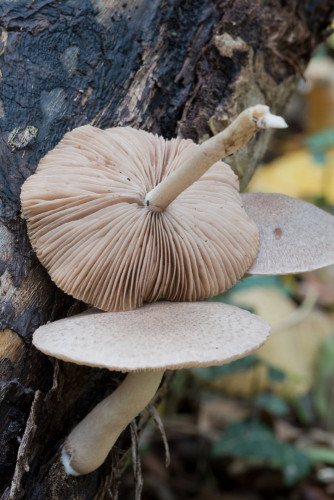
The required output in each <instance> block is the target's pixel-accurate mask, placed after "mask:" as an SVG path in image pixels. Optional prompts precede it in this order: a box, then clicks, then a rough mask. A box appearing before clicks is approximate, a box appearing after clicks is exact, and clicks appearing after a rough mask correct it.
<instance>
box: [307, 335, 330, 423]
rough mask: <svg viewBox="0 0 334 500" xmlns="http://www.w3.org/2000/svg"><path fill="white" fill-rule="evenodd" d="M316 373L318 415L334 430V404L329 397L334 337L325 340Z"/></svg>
mask: <svg viewBox="0 0 334 500" xmlns="http://www.w3.org/2000/svg"><path fill="white" fill-rule="evenodd" d="M316 373H317V377H316V380H315V382H314V385H313V390H312V398H313V403H314V406H315V409H316V412H317V414H318V415H319V416H320V417H321V418H322V420H323V421H325V422H326V424H327V426H328V427H329V428H330V429H333V428H334V417H333V408H332V406H333V403H332V398H331V397H329V396H330V394H331V390H332V385H333V377H334V337H328V338H327V339H325V341H324V343H323V345H322V348H321V349H320V352H319V355H318V360H317V371H316Z"/></svg>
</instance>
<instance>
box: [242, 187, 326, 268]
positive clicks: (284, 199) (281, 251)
mask: <svg viewBox="0 0 334 500" xmlns="http://www.w3.org/2000/svg"><path fill="white" fill-rule="evenodd" d="M241 197H242V202H243V205H244V208H245V210H246V212H247V213H248V215H249V216H250V217H251V218H252V219H253V220H254V222H255V223H256V225H257V227H258V228H259V232H260V250H259V253H258V255H257V257H256V259H255V261H254V262H253V264H252V266H251V268H250V269H248V271H247V273H248V274H289V273H300V272H306V271H312V270H313V269H319V268H321V267H325V266H329V265H331V264H334V217H333V216H332V215H330V214H329V213H327V212H324V211H323V210H321V209H320V208H318V207H315V206H314V205H311V204H310V203H307V202H305V201H302V200H297V199H295V198H290V197H289V196H286V195H283V194H264V193H245V194H242V195H241Z"/></svg>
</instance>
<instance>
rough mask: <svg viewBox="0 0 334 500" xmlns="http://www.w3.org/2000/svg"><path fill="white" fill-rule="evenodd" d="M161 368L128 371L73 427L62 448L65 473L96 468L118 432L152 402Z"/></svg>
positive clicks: (82, 471) (159, 379)
mask: <svg viewBox="0 0 334 500" xmlns="http://www.w3.org/2000/svg"><path fill="white" fill-rule="evenodd" d="M163 373H164V371H162V370H159V371H151V372H136V373H129V374H128V375H127V376H126V378H125V379H124V381H123V382H122V383H121V385H120V386H119V387H118V388H117V389H116V390H115V391H114V392H113V393H112V394H111V395H110V396H108V397H107V398H105V399H104V400H103V401H101V403H99V404H98V405H97V406H95V408H94V409H93V410H92V411H91V412H90V413H89V414H88V415H87V416H86V417H85V418H84V419H83V420H82V421H81V422H80V423H79V424H78V425H77V426H76V427H75V428H74V429H73V430H72V432H71V433H70V435H69V436H68V437H67V439H66V441H65V443H64V446H63V451H62V457H61V460H62V463H63V465H64V468H65V471H66V472H67V474H71V475H75V476H79V475H81V474H88V473H89V472H92V471H94V470H95V469H97V468H98V467H99V466H100V465H101V464H102V463H103V462H104V460H105V459H106V457H107V455H108V453H109V451H110V450H111V448H112V447H113V445H114V443H115V441H116V440H117V438H118V436H119V435H120V433H121V432H122V431H123V430H124V429H125V427H126V426H127V425H128V424H129V423H130V422H131V420H133V419H134V418H135V417H136V416H137V415H138V413H140V412H141V411H142V410H143V409H144V408H145V406H146V405H148V403H149V402H150V401H151V399H152V398H153V396H154V394H155V393H156V391H157V389H158V387H159V384H160V382H161V379H162V376H163Z"/></svg>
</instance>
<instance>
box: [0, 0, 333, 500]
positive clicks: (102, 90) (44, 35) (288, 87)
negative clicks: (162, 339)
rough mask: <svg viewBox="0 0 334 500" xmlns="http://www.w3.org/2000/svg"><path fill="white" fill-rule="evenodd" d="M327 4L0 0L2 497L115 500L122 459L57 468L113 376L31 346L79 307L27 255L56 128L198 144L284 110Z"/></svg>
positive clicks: (262, 140) (253, 146)
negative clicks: (28, 185) (25, 206)
mask: <svg viewBox="0 0 334 500" xmlns="http://www.w3.org/2000/svg"><path fill="white" fill-rule="evenodd" d="M333 11H334V5H333V1H332V0H330V1H329V0H318V1H313V0H299V1H298V0H291V1H284V0H261V1H260V0H255V1H253V2H249V1H248V0H247V1H246V0H221V1H218V0H216V1H214V0H206V1H203V0H132V1H130V2H126V0H91V1H90V0H67V1H65V0H35V1H29V0H16V1H10V0H7V1H6V0H4V1H2V2H0V127H1V132H0V182H1V198H0V200H1V201H0V203H1V205H0V216H1V223H0V275H1V278H0V279H1V283H0V293H1V304H0V307H1V318H0V321H1V328H0V329H1V332H0V354H1V361H0V379H1V385H0V403H1V406H0V435H1V438H0V495H2V496H1V499H2V500H5V499H15V500H16V499H21V498H26V499H29V500H34V499H36V500H37V499H39V500H40V499H42V498H43V499H62V500H63V499H79V498H80V499H93V498H96V499H104V498H111V497H112V495H113V497H114V498H116V493H115V492H116V489H117V481H118V475H119V473H118V471H119V465H120V463H122V458H121V457H122V456H123V457H124V452H123V451H121V449H120V448H119V447H118V448H116V447H115V448H114V450H113V452H112V453H111V454H110V456H109V458H108V460H107V461H106V463H105V464H104V465H103V466H102V467H101V468H100V469H99V470H98V471H96V472H94V473H92V474H89V475H88V476H86V477H80V478H73V477H67V476H66V475H65V474H64V472H63V469H62V466H61V465H60V462H59V447H60V445H61V443H62V441H63V440H64V438H65V436H66V434H67V433H68V431H69V430H70V429H71V428H72V427H73V426H74V424H75V423H77V422H78V421H79V420H80V419H81V417H82V416H83V415H84V414H85V413H86V412H87V411H88V410H89V409H90V408H92V407H93V406H94V405H95V404H96V402H97V401H98V400H101V399H102V398H103V397H104V396H105V395H106V394H108V393H109V392H110V391H112V390H113V388H115V387H116V385H117V384H118V383H119V380H120V378H121V376H120V375H118V374H114V373H110V372H107V371H105V370H98V369H88V368H85V367H79V366H75V365H71V364H69V363H57V362H55V360H53V359H49V358H47V357H46V356H44V355H42V354H40V353H39V352H37V351H36V350H35V349H34V348H33V347H32V346H31V335H32V332H33V331H34V330H35V329H36V328H37V327H38V326H39V325H41V324H42V323H45V322H46V321H53V320H54V319H57V318H60V317H64V316H66V315H67V314H73V313H74V312H76V311H79V310H80V308H82V307H83V306H82V304H80V303H78V302H75V301H74V300H73V299H71V298H70V297H67V296H65V295H64V294H63V293H62V292H61V291H60V290H58V289H57V288H56V287H55V285H54V284H53V283H52V282H51V280H50V279H49V277H48V275H47V273H46V272H45V270H44V269H43V268H42V266H41V265H40V264H39V263H38V261H37V260H36V257H35V256H34V253H33V252H32V250H31V247H30V245H29V242H28V239H27V235H26V227H25V222H24V220H22V218H21V216H20V203H19V195H20V187H21V185H22V183H23V181H24V180H25V179H26V178H27V177H28V176H29V175H30V174H31V173H33V172H34V170H35V168H36V165H37V163H38V161H39V159H40V158H41V157H42V156H43V155H45V153H46V152H47V151H48V150H50V149H51V148H53V147H54V146H55V145H56V144H57V143H58V141H59V140H60V139H61V138H62V136H63V135H64V133H65V132H66V131H68V130H71V129H72V128H74V127H77V126H79V125H83V124H86V123H88V122H90V123H92V124H94V125H96V126H98V127H102V128H105V127H110V126H113V125H131V126H134V127H137V128H139V127H141V128H143V129H145V130H148V131H152V132H156V133H159V134H162V135H164V136H165V137H167V138H171V137H173V136H175V135H176V134H179V135H182V136H184V137H190V138H193V139H194V140H196V141H202V140H204V139H205V138H206V137H208V136H209V135H212V134H214V133H215V132H217V131H218V130H221V129H222V128H224V127H225V125H226V124H227V123H228V122H229V121H230V120H231V119H232V117H234V116H235V115H236V114H237V113H238V112H239V111H240V110H242V109H243V108H245V107H247V106H249V105H252V104H256V103H259V102H265V103H267V104H269V105H270V106H271V108H272V110H273V112H276V113H280V112H282V110H283V108H284V106H285V105H286V103H287V101H288V99H289V97H290V95H291V93H292V92H293V90H294V88H295V85H296V82H297V81H298V79H299V78H300V75H301V74H302V72H303V68H304V67H305V64H306V62H307V61H308V59H309V58H310V56H311V54H312V51H313V49H314V48H315V46H316V45H317V44H318V43H319V42H320V41H321V39H322V38H323V37H324V36H325V28H326V27H327V26H328V24H329V22H330V19H331V18H332V16H333ZM267 140H268V135H267V134H266V133H265V132H261V133H260V134H258V137H257V138H256V139H254V140H252V141H251V142H250V144H248V145H247V146H246V147H244V148H243V149H242V150H241V151H240V152H239V153H238V154H236V155H235V157H234V159H233V162H232V165H233V167H234V168H235V171H236V172H237V173H238V174H239V177H240V180H241V184H242V186H245V185H246V184H247V182H248V180H249V178H250V177H251V175H252V172H253V171H254V168H255V165H256V164H257V163H258V161H259V159H261V156H262V154H263V151H264V148H265V146H266V144H267ZM129 436H130V434H129V431H126V432H125V433H124V435H123V436H122V439H121V441H120V442H119V446H122V450H126V449H127V448H128V446H129V443H130V440H129ZM123 460H124V458H123Z"/></svg>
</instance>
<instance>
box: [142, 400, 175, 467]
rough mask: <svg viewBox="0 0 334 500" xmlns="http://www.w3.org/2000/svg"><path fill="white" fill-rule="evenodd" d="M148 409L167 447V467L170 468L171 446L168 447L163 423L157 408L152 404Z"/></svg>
mask: <svg viewBox="0 0 334 500" xmlns="http://www.w3.org/2000/svg"><path fill="white" fill-rule="evenodd" d="M146 409H147V411H148V412H149V414H150V415H151V417H152V418H153V420H154V423H155V425H156V426H157V427H158V429H159V431H160V435H161V438H162V442H163V444H164V447H165V466H166V467H169V465H170V453H169V445H168V440H167V436H166V432H165V428H164V425H163V423H162V421H161V418H160V416H159V413H158V412H157V410H156V408H155V407H154V406H153V405H152V404H149V405H147V407H146Z"/></svg>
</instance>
